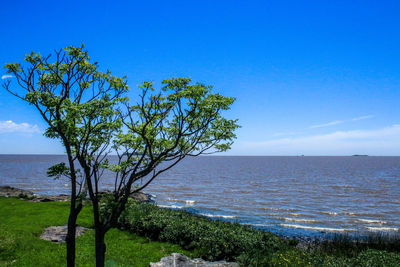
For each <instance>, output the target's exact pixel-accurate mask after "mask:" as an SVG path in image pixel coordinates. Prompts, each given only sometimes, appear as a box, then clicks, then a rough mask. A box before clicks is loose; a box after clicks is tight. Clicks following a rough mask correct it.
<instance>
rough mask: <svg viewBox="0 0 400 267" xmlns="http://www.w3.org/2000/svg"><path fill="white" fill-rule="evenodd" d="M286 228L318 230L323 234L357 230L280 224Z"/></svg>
mask: <svg viewBox="0 0 400 267" xmlns="http://www.w3.org/2000/svg"><path fill="white" fill-rule="evenodd" d="M280 225H281V226H284V227H291V228H301V229H307V230H316V231H321V232H347V231H355V229H344V228H329V227H317V226H315V227H314V226H307V225H300V224H286V223H282V224H280Z"/></svg>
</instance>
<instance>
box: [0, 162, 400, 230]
mask: <svg viewBox="0 0 400 267" xmlns="http://www.w3.org/2000/svg"><path fill="white" fill-rule="evenodd" d="M65 160H66V157H65V156H62V155H0V185H10V186H14V187H18V188H23V189H28V190H32V191H34V192H36V193H38V194H57V193H69V187H68V180H66V179H60V180H56V181H55V180H53V179H52V178H48V177H47V176H46V170H47V168H48V167H50V166H51V165H53V164H55V163H59V162H61V161H65ZM112 182H113V180H112V178H111V177H107V175H106V177H104V179H103V184H104V186H105V187H111V186H112V184H113V183H112ZM145 192H147V193H150V194H152V195H153V198H154V200H155V201H156V202H157V204H158V205H159V206H161V207H169V208H175V209H186V210H189V211H191V212H194V213H198V214H202V215H204V216H207V217H210V218H215V219H223V220H229V221H238V222H240V223H244V224H251V225H253V226H255V227H258V228H262V229H266V230H269V231H272V232H275V233H278V234H283V235H289V236H297V235H301V236H304V235H305V236H315V235H318V234H321V233H350V234H351V233H358V234H359V233H362V234H365V233H370V232H385V233H399V229H400V157H371V156H369V157H351V156H350V157H273V156H271V157H250V156H210V157H197V158H190V159H187V160H185V161H183V162H181V163H180V164H178V165H177V166H176V167H175V168H172V169H171V170H169V171H168V172H166V173H164V174H163V175H162V176H160V177H158V178H157V179H156V180H155V181H154V182H153V183H152V184H151V185H150V186H149V187H147V189H146V190H145Z"/></svg>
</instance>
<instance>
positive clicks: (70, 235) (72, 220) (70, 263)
mask: <svg viewBox="0 0 400 267" xmlns="http://www.w3.org/2000/svg"><path fill="white" fill-rule="evenodd" d="M76 217H77V216H76V215H75V212H74V213H72V212H71V213H70V214H69V218H68V231H67V237H66V239H65V241H66V243H67V267H74V266H75V233H76Z"/></svg>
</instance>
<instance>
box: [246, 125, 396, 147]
mask: <svg viewBox="0 0 400 267" xmlns="http://www.w3.org/2000/svg"><path fill="white" fill-rule="evenodd" d="M239 149H243V151H246V150H247V151H254V153H255V154H263V155H296V154H308V155H345V154H375V155H399V154H400V124H395V125H392V126H388V127H385V128H380V129H373V130H352V131H336V132H332V133H328V134H322V135H309V136H301V137H287V138H278V139H272V140H268V141H261V142H247V143H242V144H241V147H240V148H239Z"/></svg>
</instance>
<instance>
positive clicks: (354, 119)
mask: <svg viewBox="0 0 400 267" xmlns="http://www.w3.org/2000/svg"><path fill="white" fill-rule="evenodd" d="M373 117H374V116H373V115H367V116H361V117H357V118H353V119H351V120H352V121H360V120H366V119H371V118H373Z"/></svg>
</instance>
